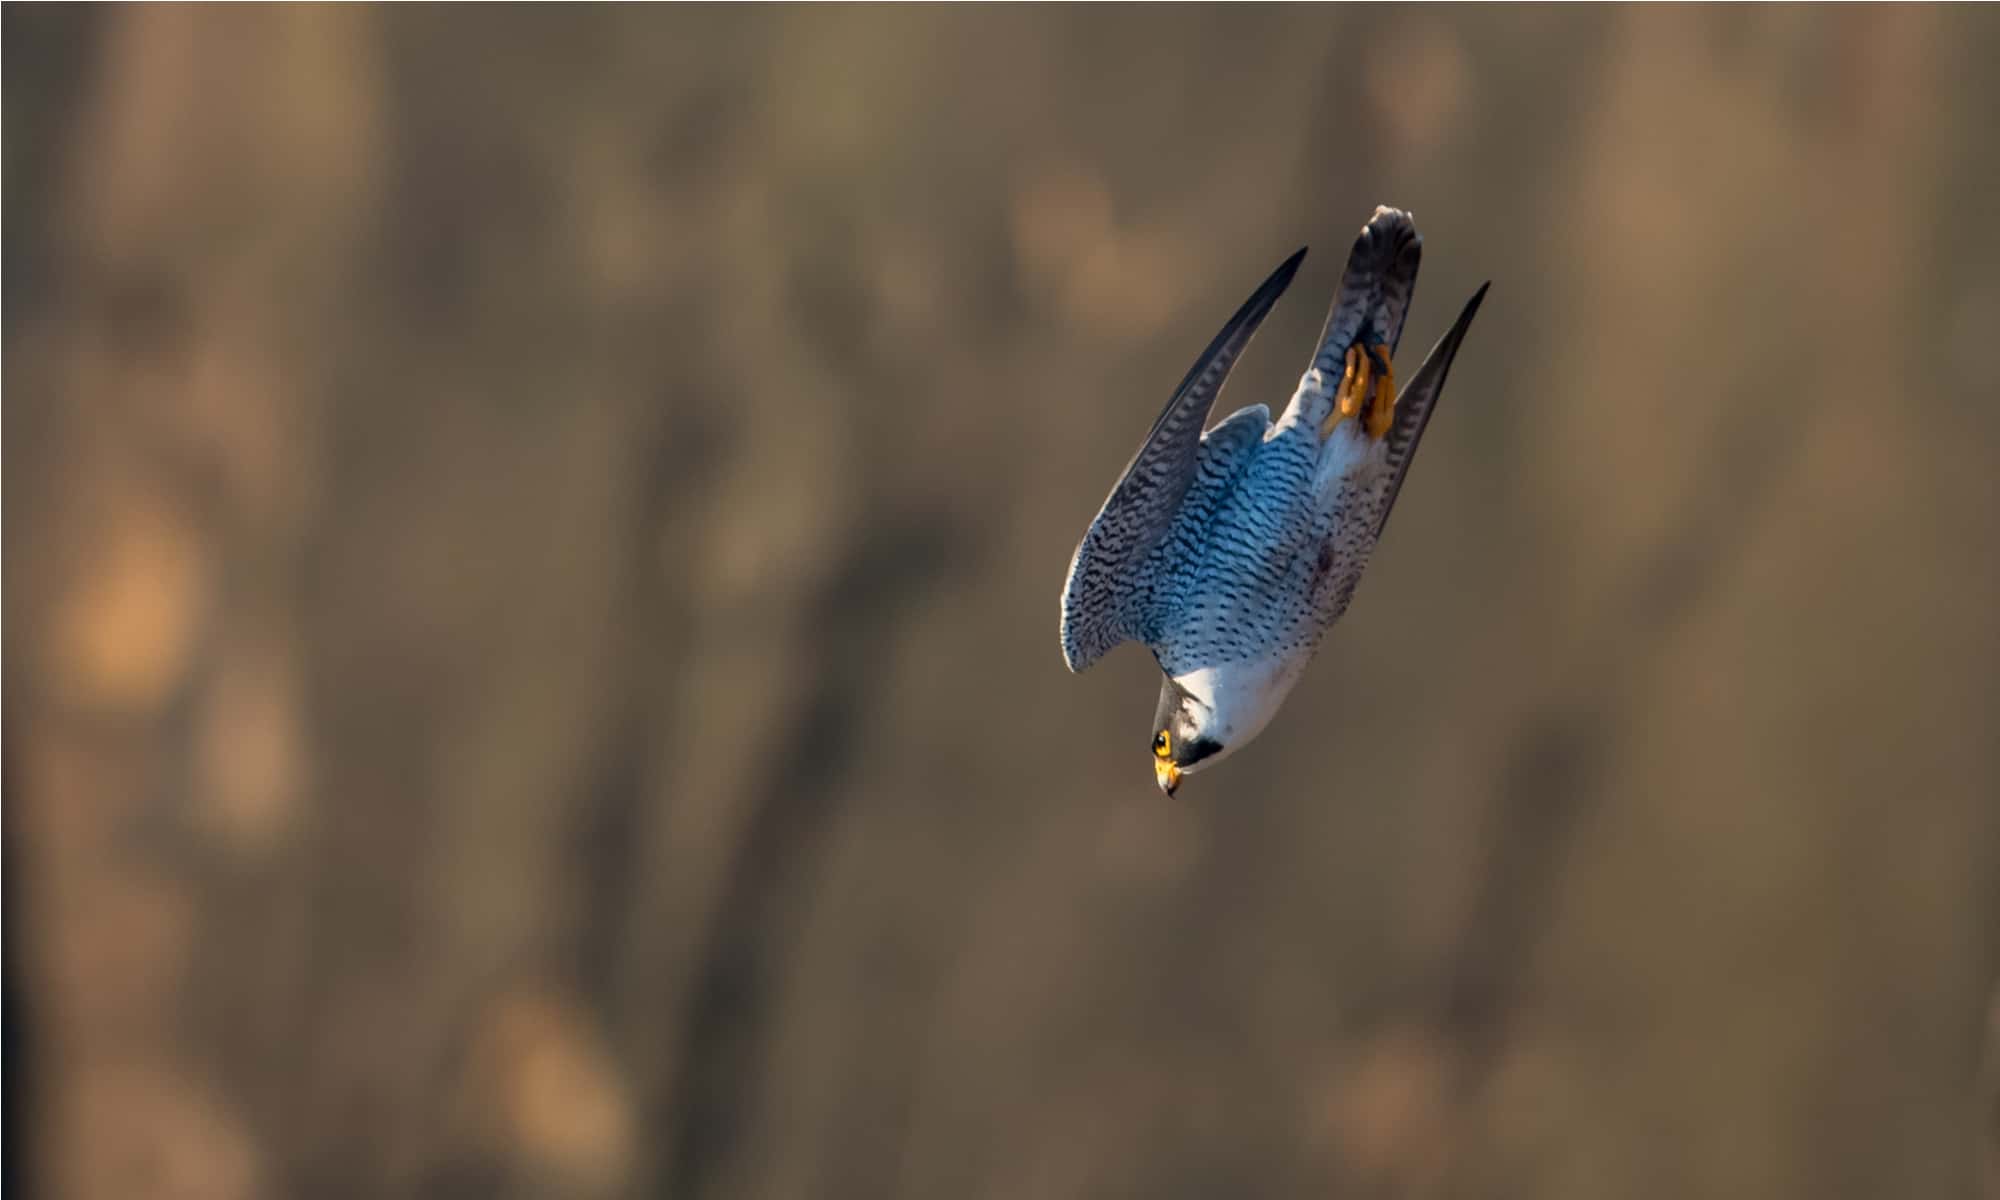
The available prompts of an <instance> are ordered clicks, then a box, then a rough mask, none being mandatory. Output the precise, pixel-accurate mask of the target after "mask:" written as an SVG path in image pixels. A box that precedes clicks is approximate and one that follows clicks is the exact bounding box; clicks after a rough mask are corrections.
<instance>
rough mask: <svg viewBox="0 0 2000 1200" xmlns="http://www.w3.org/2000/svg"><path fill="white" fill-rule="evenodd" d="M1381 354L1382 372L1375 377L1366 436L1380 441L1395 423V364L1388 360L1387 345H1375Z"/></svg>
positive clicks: (1376, 350)
mask: <svg viewBox="0 0 2000 1200" xmlns="http://www.w3.org/2000/svg"><path fill="white" fill-rule="evenodd" d="M1374 351H1375V353H1378V354H1380V355H1381V356H1382V374H1381V375H1379V376H1377V377H1376V379H1375V404H1374V407H1372V408H1370V409H1369V410H1368V436H1369V437H1371V438H1374V439H1375V440H1376V441H1378V442H1379V441H1381V440H1382V438H1383V436H1384V435H1385V434H1387V433H1388V432H1389V427H1390V426H1391V425H1394V424H1395V423H1396V364H1395V363H1393V362H1391V361H1390V360H1389V347H1387V346H1376V347H1374Z"/></svg>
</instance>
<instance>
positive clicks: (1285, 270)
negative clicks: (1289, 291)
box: [1258, 246, 1310, 292]
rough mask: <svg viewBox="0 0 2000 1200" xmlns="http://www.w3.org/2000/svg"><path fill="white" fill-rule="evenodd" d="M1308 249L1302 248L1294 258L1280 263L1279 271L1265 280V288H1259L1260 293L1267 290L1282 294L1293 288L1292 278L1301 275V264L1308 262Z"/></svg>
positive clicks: (1294, 253)
mask: <svg viewBox="0 0 2000 1200" xmlns="http://www.w3.org/2000/svg"><path fill="white" fill-rule="evenodd" d="M1308 249H1310V247H1307V246H1300V247H1299V248H1298V249H1297V250H1296V251H1294V252H1293V253H1292V256H1291V257H1290V258H1288V259H1286V260H1285V261H1284V262H1281V263H1279V264H1278V269H1277V270H1275V271H1273V272H1271V277H1270V278H1269V279H1267V280H1265V281H1264V286H1263V287H1262V288H1259V289H1258V290H1259V291H1260V292H1262V291H1266V290H1275V291H1278V292H1282V291H1284V290H1285V289H1286V288H1288V287H1290V286H1292V276H1294V275H1296V274H1298V273H1299V264H1300V263H1302V262H1304V261H1305V260H1306V251H1307V250H1308Z"/></svg>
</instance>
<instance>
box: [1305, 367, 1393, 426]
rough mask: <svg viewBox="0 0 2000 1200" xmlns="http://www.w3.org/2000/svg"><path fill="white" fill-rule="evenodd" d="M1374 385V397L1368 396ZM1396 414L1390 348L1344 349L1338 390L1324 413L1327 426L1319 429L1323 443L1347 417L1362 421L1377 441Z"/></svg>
mask: <svg viewBox="0 0 2000 1200" xmlns="http://www.w3.org/2000/svg"><path fill="white" fill-rule="evenodd" d="M1370 384H1373V385H1374V395H1373V396H1372V397H1371V396H1370V395H1369V385H1370ZM1395 415H1396V368H1395V364H1393V363H1391V362H1390V361H1389V347H1387V346H1370V347H1368V348H1367V349H1366V350H1363V349H1362V348H1361V347H1359V346H1349V347H1348V348H1347V359H1346V363H1345V366H1344V368H1343V370H1342V371H1341V376H1340V389H1339V390H1338V391H1336V392H1335V393H1334V394H1333V411H1332V412H1331V413H1329V414H1327V418H1326V423H1325V424H1324V425H1321V426H1320V430H1319V436H1320V439H1321V440H1322V441H1324V440H1325V439H1326V438H1328V437H1331V436H1332V434H1333V430H1334V427H1335V426H1337V425H1339V424H1340V423H1341V422H1342V421H1344V420H1346V419H1347V418H1348V417H1357V418H1361V419H1362V420H1363V421H1364V423H1365V425H1366V427H1367V430H1368V436H1369V437H1371V438H1375V439H1378V440H1379V439H1380V438H1381V437H1382V435H1383V434H1385V433H1388V432H1389V426H1390V425H1392V424H1394V422H1395Z"/></svg>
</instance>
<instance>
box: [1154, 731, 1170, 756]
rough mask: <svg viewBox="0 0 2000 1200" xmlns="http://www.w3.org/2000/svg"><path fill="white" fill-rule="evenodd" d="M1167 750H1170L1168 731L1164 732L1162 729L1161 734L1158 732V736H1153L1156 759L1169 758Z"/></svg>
mask: <svg viewBox="0 0 2000 1200" xmlns="http://www.w3.org/2000/svg"><path fill="white" fill-rule="evenodd" d="M1167 749H1168V747H1167V731H1166V730H1164V729H1162V730H1160V732H1158V733H1156V734H1154V735H1153V755H1154V757H1156V758H1165V757H1166V756H1167Z"/></svg>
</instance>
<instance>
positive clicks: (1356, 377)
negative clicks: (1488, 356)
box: [1062, 208, 1487, 795]
mask: <svg viewBox="0 0 2000 1200" xmlns="http://www.w3.org/2000/svg"><path fill="white" fill-rule="evenodd" d="M1422 253H1423V238H1422V237H1420V236H1419V235H1418V233H1417V228H1416V224H1415V222H1414V221H1413V220H1412V219H1411V217H1410V215H1409V214H1408V213H1406V212H1401V211H1399V210H1397V209H1393V208H1378V209H1376V210H1375V214H1374V216H1373V217H1372V218H1370V219H1369V221H1368V224H1367V225H1365V226H1364V227H1363V228H1362V230H1361V235H1360V237H1359V238H1357V239H1356V240H1355V243H1354V248H1353V250H1352V251H1350V252H1349V254H1348V256H1347V271H1346V274H1345V275H1343V276H1342V278H1341V282H1340V292H1339V294H1338V295H1337V296H1336V297H1335V298H1334V302H1333V308H1332V311H1331V312H1330V313H1329V314H1328V316H1327V320H1326V329H1325V332H1323V333H1322V334H1321V335H1320V342H1319V350H1318V352H1317V353H1316V354H1314V355H1313V361H1312V366H1311V368H1310V369H1308V370H1307V371H1306V373H1305V377H1304V378H1303V379H1301V380H1300V381H1299V388H1298V391H1297V392H1295V393H1294V394H1293V396H1292V401H1291V403H1290V404H1289V405H1287V406H1286V407H1285V412H1284V415H1283V416H1282V417H1280V418H1279V419H1278V421H1277V422H1276V423H1275V424H1273V423H1272V421H1271V414H1270V412H1269V410H1268V409H1266V408H1265V407H1264V406H1263V405H1261V404H1253V405H1251V406H1250V407H1248V408H1244V409H1239V410H1238V411H1237V412H1235V413H1234V414H1232V415H1231V416H1230V417H1229V418H1228V419H1227V420H1225V421H1223V422H1222V423H1221V424H1219V425H1217V426H1216V427H1215V428H1213V429H1210V430H1209V431H1208V432H1207V433H1203V432H1202V426H1203V425H1204V424H1205V423H1206V422H1207V420H1208V414H1209V409H1210V408H1211V407H1212V406H1213V405H1214V403H1215V398H1216V396H1217V394H1218V393H1220V392H1221V391H1222V385H1223V381H1224V380H1226V379H1227V378H1228V377H1229V370H1230V368H1231V367H1232V366H1234V365H1235V363H1236V360H1237V358H1238V357H1239V356H1241V355H1242V353H1243V350H1244V347H1246V346H1248V345H1249V344H1250V338H1251V336H1252V335H1253V334H1255V333H1256V332H1257V326H1258V325H1259V324H1261V323H1262V322H1263V320H1264V317H1265V314H1267V313H1269V312H1270V311H1271V306H1272V305H1274V304H1276V303H1277V300H1278V297H1279V296H1280V295H1281V294H1283V292H1284V290H1285V288H1286V286H1287V285H1288V284H1290V283H1291V281H1292V275H1293V274H1294V273H1295V272H1297V270H1298V268H1299V263H1300V261H1302V260H1303V259H1304V258H1305V256H1306V252H1305V251H1304V250H1303V249H1301V250H1300V251H1299V252H1298V253H1297V254H1294V255H1292V256H1291V257H1290V258H1288V259H1286V260H1285V262H1284V263H1283V264H1282V265H1281V266H1279V267H1278V269H1277V270H1276V271H1273V272H1272V273H1271V277H1270V278H1269V279H1266V280H1265V281H1264V283H1263V285H1262V286H1260V287H1259V288H1258V289H1257V290H1256V292H1255V293H1253V294H1252V295H1251V297H1250V299H1248V300H1247V301H1245V302H1244V304H1243V307H1241V308H1239V309H1237V310H1236V315H1235V316H1233V317H1231V318H1230V319H1229V323H1228V324H1226V325H1224V326H1223V327H1222V332H1220V333H1218V334H1216V335H1215V340H1214V341H1211V342H1210V343H1209V344H1208V349H1206V350H1204V351H1202V354H1201V357H1200V358H1198V359H1196V360H1195V364H1194V366H1193V368H1192V369H1190V370H1189V371H1188V373H1187V376H1186V378H1184V379H1182V380H1181V384H1180V387H1179V388H1177V389H1175V391H1174V395H1173V399H1171V400H1169V401H1168V402H1167V407H1166V410H1165V411H1163V412H1162V413H1161V414H1160V416H1159V419H1158V420H1156V421H1154V422H1153V430H1152V432H1151V433H1149V434H1147V435H1146V441H1145V444H1144V445H1142V446H1140V447H1139V453H1138V454H1137V455H1135V456H1134V457H1133V459H1132V461H1131V463H1130V464H1129V465H1128V466H1127V467H1126V468H1125V473H1124V475H1123V476H1121V477H1120V478H1119V480H1118V484H1117V486H1116V487H1113V488H1112V489H1111V495H1110V496H1109V497H1107V498H1106V499H1105V501H1104V507H1103V508H1101V509H1100V510H1098V513H1097V517H1096V519H1095V520H1093V521H1092V522H1091V523H1090V528H1089V529H1088V530H1086V531H1085V532H1084V535H1083V541H1082V542H1080V543H1079V544H1078V545H1077V548H1076V555H1075V557H1074V558H1072V559H1071V560H1070V568H1069V579H1068V580H1067V582H1065V583H1064V585H1063V595H1062V648H1063V658H1064V659H1065V660H1066V661H1067V662H1068V663H1069V668H1070V670H1072V671H1081V670H1083V669H1084V668H1085V667H1088V666H1089V665H1090V664H1092V663H1094V662H1096V661H1097V660H1098V658H1100V657H1101V656H1102V655H1103V654H1104V652H1105V651H1107V650H1109V649H1111V648H1112V647H1113V646H1115V645H1117V644H1118V643H1120V642H1122V641H1126V640H1128V639H1129V640H1131V641H1136V642H1142V643H1144V644H1145V645H1146V647H1147V648H1148V649H1150V650H1151V651H1152V652H1153V658H1154V659H1155V660H1156V661H1157V662H1158V663H1159V665H1160V671H1161V674H1162V675H1163V676H1164V678H1163V679H1162V681H1161V684H1160V703H1159V709H1158V711H1157V712H1156V713H1155V715H1154V717H1153V727H1152V733H1151V737H1152V760H1153V777H1154V780H1155V781H1156V782H1157V783H1158V784H1159V786H1160V789H1161V790H1162V791H1164V792H1166V793H1167V794H1168V795H1172V794H1173V792H1174V789H1175V788H1177V787H1179V786H1180V781H1181V776H1183V775H1186V774H1188V773H1190V772H1193V771H1197V770H1200V769H1202V768H1204V767H1206V766H1208V765H1210V764H1212V763H1215V762H1219V761H1220V760H1221V759H1223V758H1224V757H1226V756H1228V755H1229V754H1230V753H1232V752H1234V751H1235V750H1237V749H1239V748H1241V747H1242V746H1243V745H1245V744H1246V743H1248V742H1249V741H1250V740H1251V739H1252V738H1254V737H1256V736H1257V734H1258V733H1260V732H1262V730H1263V728H1264V726H1265V725H1266V724H1268V723H1269V722H1270V720H1271V718H1272V716H1273V715H1275V714H1276V713H1277V711H1278V706H1279V705H1280V704H1281V703H1282V702H1283V701H1284V698H1285V696H1286V694H1287V693H1289V692H1290V691H1291V689H1292V685H1293V684H1295V683H1297V682H1298V679H1299V675H1300V674H1301V673H1302V672H1303V671H1304V669H1305V665H1306V663H1308V662H1309V661H1311V659H1312V656H1313V653H1314V652H1315V651H1316V650H1318V649H1319V643H1320V639H1321V638H1322V637H1323V636H1325V634H1326V631H1327V629H1328V627H1329V626H1331V625H1332V624H1333V623H1334V622H1335V621H1336V620H1338V619H1339V618H1340V615H1341V613H1343V612H1345V611H1346V609H1347V603H1348V601H1349V600H1350V599H1352V598H1353V596H1354V588H1355V585H1356V584H1358V583H1359V582H1360V581H1361V573H1362V571H1363V570H1364V569H1366V568H1367V566H1368V556H1369V554H1370V553H1371V552H1372V551H1373V550H1374V549H1375V543H1376V541H1377V540H1378V539H1379V538H1380V537H1381V536H1382V526H1383V524H1384V522H1386V521H1387V520H1388V519H1389V510H1390V509H1391V508H1393V507H1394V506H1395V503H1396V494H1397V492H1398V491H1399V490H1400V489H1401V488H1402V486H1403V476H1404V474H1405V473H1407V472H1408V471H1409V469H1410V460H1411V458H1412V457H1413V456H1414V455H1415V454H1416V450H1417V442H1418V441H1419V440H1421V439H1422V437H1423V435H1424V426H1425V425H1427V424H1428V423H1429V422H1430V418H1431V411H1432V410H1433V409H1434V408H1435V407H1436V406H1437V401H1438V397H1439V395H1440V394H1441V393H1442V392H1443V391H1444V381H1445V375H1446V373H1447V372H1449V371H1450V370H1451V361H1452V358H1453V357H1454V356H1456V355H1457V353H1458V347H1459V343H1460V342H1461V341H1463V340H1464V338H1465V331H1466V329H1467V328H1468V327H1469V326H1470V325H1471V324H1472V317H1473V314H1474V313H1476V312H1477V311H1478V310H1479V302H1480V300H1481V299H1482V298H1484V297H1485V295H1486V286H1487V285H1484V284H1482V285H1481V286H1480V288H1479V290H1478V291H1477V292H1474V293H1473V295H1472V299H1471V300H1469V301H1467V302H1466V305H1465V308H1464V311H1462V312H1460V313H1459V315H1458V320H1457V321H1456V322H1454V323H1453V324H1452V327H1451V329H1450V330H1449V331H1447V332H1446V333H1445V335H1444V337H1443V338H1441V339H1440V340H1439V341H1438V343H1437V345H1436V346H1434V347H1432V349H1431V352H1430V354H1429V356H1428V357H1426V358H1425V359H1424V361H1423V365H1422V366H1420V367H1418V368H1417V372H1416V374H1415V375H1414V376H1411V377H1410V378H1409V381H1408V383H1406V384H1405V385H1404V386H1403V388H1402V390H1401V392H1400V394H1399V393H1398V391H1397V387H1396V371H1395V361H1394V360H1395V351H1396V345H1397V342H1398V340H1399V339H1400V338H1401V336H1402V332H1403V317H1404V314H1405V313H1407V312H1408V311H1409V306H1410V298H1411V296H1412V294H1413V293H1414V291H1415V289H1416V282H1417V263H1418V260H1419V259H1420V258H1421V257H1422Z"/></svg>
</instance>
